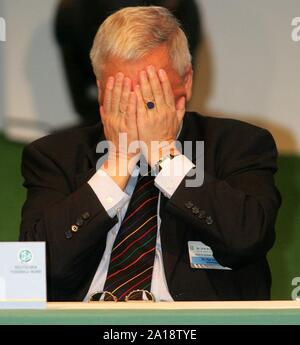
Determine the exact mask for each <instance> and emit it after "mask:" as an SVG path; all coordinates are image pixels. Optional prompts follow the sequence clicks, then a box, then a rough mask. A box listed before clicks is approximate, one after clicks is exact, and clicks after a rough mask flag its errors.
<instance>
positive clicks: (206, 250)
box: [188, 241, 231, 270]
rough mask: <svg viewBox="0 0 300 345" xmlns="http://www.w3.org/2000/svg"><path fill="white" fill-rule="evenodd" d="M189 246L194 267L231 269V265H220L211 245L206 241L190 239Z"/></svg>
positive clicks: (191, 262)
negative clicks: (205, 242) (207, 244)
mask: <svg viewBox="0 0 300 345" xmlns="http://www.w3.org/2000/svg"><path fill="white" fill-rule="evenodd" d="M188 248H189V256H190V264H191V267H192V268H202V269H211V270H231V268H229V267H224V266H222V265H220V264H219V263H218V261H217V260H216V259H215V258H214V256H213V252H212V250H211V249H210V247H208V246H206V245H205V244H204V243H202V242H200V241H189V242H188Z"/></svg>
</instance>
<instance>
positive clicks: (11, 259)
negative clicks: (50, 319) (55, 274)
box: [0, 242, 47, 309]
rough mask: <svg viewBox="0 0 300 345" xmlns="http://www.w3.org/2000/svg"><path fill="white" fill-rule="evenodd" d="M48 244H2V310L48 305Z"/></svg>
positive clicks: (0, 301)
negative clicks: (46, 249) (46, 246)
mask: <svg viewBox="0 0 300 345" xmlns="http://www.w3.org/2000/svg"><path fill="white" fill-rule="evenodd" d="M46 302H47V294H46V251H45V242H0V309H43V308H46V305H47V303H46Z"/></svg>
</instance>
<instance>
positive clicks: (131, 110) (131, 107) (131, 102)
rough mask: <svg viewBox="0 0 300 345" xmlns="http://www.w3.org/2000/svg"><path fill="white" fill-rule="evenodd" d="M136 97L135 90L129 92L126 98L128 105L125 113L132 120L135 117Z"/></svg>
mask: <svg viewBox="0 0 300 345" xmlns="http://www.w3.org/2000/svg"><path fill="white" fill-rule="evenodd" d="M136 102H137V99H136V94H135V92H133V91H132V92H130V93H129V99H128V107H127V112H126V115H127V117H128V118H129V120H133V119H134V118H135V117H136V107H137V104H136Z"/></svg>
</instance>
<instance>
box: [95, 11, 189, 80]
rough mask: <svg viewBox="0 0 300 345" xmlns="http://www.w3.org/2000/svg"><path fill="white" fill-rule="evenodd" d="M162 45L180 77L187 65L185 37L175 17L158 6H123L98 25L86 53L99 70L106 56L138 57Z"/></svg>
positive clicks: (97, 75) (98, 72) (187, 52)
mask: <svg viewBox="0 0 300 345" xmlns="http://www.w3.org/2000/svg"><path fill="white" fill-rule="evenodd" d="M162 44H165V45H167V47H168V50H169V54H170V59H171V63H172V66H173V68H174V69H175V70H176V71H177V72H178V73H179V75H180V76H183V75H184V73H185V72H186V69H187V67H188V66H189V65H190V64H191V54H190V51H189V48H188V41H187V38H186V36H185V34H184V32H183V31H182V29H181V28H180V24H179V22H178V21H177V19H176V18H175V17H174V16H173V15H172V14H171V12H170V11H169V10H167V9H166V8H164V7H160V6H136V7H126V8H123V9H121V10H119V11H117V12H115V13H113V14H112V15H111V16H109V17H108V18H106V20H105V21H104V22H103V23H102V24H101V26H100V27H99V29H98V32H97V34H96V36H95V38H94V43H93V47H92V49H91V52H90V57H91V61H92V66H93V69H94V73H95V75H96V77H97V79H98V80H100V75H101V70H102V67H103V65H104V64H105V61H106V59H107V58H109V57H110V56H113V57H117V58H121V59H123V60H138V59H140V58H142V57H143V56H145V55H146V54H147V53H149V52H150V51H151V50H152V49H154V48H156V47H158V46H160V45H162Z"/></svg>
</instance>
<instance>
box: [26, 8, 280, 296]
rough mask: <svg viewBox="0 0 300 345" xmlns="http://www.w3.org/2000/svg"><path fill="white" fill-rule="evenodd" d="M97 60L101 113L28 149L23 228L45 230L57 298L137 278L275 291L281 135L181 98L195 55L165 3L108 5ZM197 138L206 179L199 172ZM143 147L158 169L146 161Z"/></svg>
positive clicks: (154, 283) (146, 282)
mask: <svg viewBox="0 0 300 345" xmlns="http://www.w3.org/2000/svg"><path fill="white" fill-rule="evenodd" d="M128 36H129V37H130V40H129V39H128ZM91 59H92V63H93V67H94V71H95V74H96V77H97V85H98V91H99V104H100V114H101V119H102V124H100V123H99V124H98V125H96V126H93V127H86V128H82V129H72V130H69V131H64V132H61V133H57V134H54V135H51V136H48V137H45V138H43V139H40V140H38V141H36V142H34V143H32V144H30V145H29V146H27V147H26V148H25V150H24V154H23V164H22V169H23V176H24V178H25V183H24V185H25V187H26V188H27V189H28V195H27V200H26V202H25V205H24V207H23V211H22V225H21V235H20V239H21V240H26V241H46V243H47V276H48V298H49V300H61V301H82V300H85V301H88V300H98V299H102V297H103V296H105V298H106V297H107V296H110V297H111V298H112V299H114V300H120V301H122V300H126V298H127V297H128V296H130V294H131V293H132V292H134V291H136V290H143V291H148V292H151V293H152V296H154V297H155V298H156V300H165V301H172V300H258V299H269V298H270V286H271V275H270V270H269V267H268V263H267V260H266V254H267V252H268V251H269V250H270V248H271V247H272V245H273V243H274V239H275V232H274V226H275V220H276V215H277V211H278V208H279V206H280V195H279V193H278V191H277V189H276V187H275V184H274V179H273V175H274V173H275V172H276V169H277V167H276V158H277V151H276V146H275V143H274V140H273V138H272V136H271V135H270V134H269V133H268V132H267V131H266V130H264V129H261V128H258V127H255V126H252V125H250V124H246V123H243V122H240V121H236V120H230V119H217V118H213V117H205V116H201V115H199V114H196V113H191V112H186V111H185V103H186V102H187V101H188V100H189V99H190V97H191V89H192V67H191V64H190V55H189V52H188V46H187V40H186V38H185V35H184V33H183V32H182V31H181V29H180V28H179V26H178V23H177V22H176V21H175V20H174V17H173V16H172V15H171V14H170V13H169V12H168V11H167V10H166V9H163V8H160V7H141V8H127V9H123V10H120V11H118V12H116V13H115V14H113V15H111V16H110V17H109V18H108V19H107V20H106V21H105V22H104V23H103V24H102V25H101V27H100V29H99V31H98V33H97V35H96V37H95V40H94V45H93V48H92V51H91ZM120 134H121V136H120ZM176 139H177V140H176ZM199 142H204V145H205V151H204V164H200V166H201V167H202V168H203V174H204V179H203V183H196V184H193V183H189V182H192V180H193V177H194V176H193V172H195V170H196V172H197V169H196V168H197V167H198V166H199V159H200V158H199V157H200V156H201V152H200V155H199V152H198V151H197V150H196V149H195V148H196V147H197V143H199ZM99 143H100V144H99ZM103 143H107V149H108V152H106V153H105V152H104V150H103V145H102V144H103ZM180 143H181V144H183V146H184V150H180V145H178V144H180ZM186 143H189V144H191V145H186V146H185V145H184V144H186ZM133 144H135V146H134V145H133ZM191 147H192V148H193V150H192V152H188V151H190V150H188V149H189V148H191ZM99 151H101V152H99ZM189 153H191V154H189ZM140 157H144V158H145V161H146V166H147V167H148V168H149V171H150V170H151V172H155V176H150V174H142V173H141V172H142V167H143V165H142V164H137V163H138V162H139V160H140ZM200 163H201V159H200ZM96 168H97V169H96ZM200 180H201V179H200ZM201 182H202V181H201Z"/></svg>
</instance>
